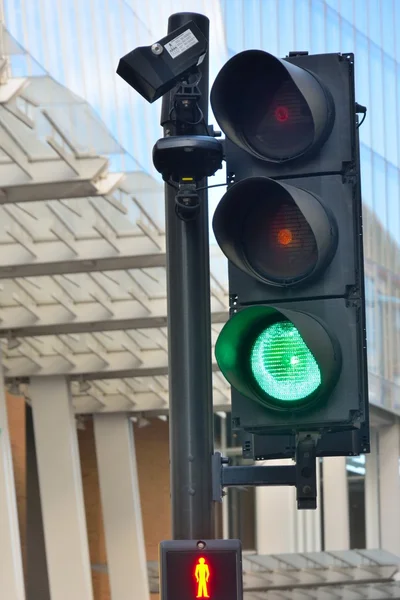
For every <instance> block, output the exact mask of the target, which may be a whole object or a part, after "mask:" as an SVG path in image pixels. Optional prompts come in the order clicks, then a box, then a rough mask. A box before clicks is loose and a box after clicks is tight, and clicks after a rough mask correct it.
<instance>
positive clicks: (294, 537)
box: [256, 460, 321, 554]
mask: <svg viewBox="0 0 400 600" xmlns="http://www.w3.org/2000/svg"><path fill="white" fill-rule="evenodd" d="M261 464H264V465H267V466H269V465H293V462H292V461H290V460H268V461H265V462H263V463H261ZM317 486H318V490H319V470H318V472H317ZM320 504H321V498H320V497H318V498H317V507H318V508H317V509H316V510H297V501H296V489H295V488H294V487H289V486H282V487H261V486H260V487H256V538H257V552H258V553H259V554H282V553H287V552H318V551H320V550H321V506H320Z"/></svg>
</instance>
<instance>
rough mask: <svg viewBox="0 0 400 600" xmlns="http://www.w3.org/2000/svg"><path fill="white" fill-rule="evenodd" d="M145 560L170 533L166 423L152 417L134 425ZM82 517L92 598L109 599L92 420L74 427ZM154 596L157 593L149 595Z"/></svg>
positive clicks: (154, 558) (153, 558) (156, 552)
mask: <svg viewBox="0 0 400 600" xmlns="http://www.w3.org/2000/svg"><path fill="white" fill-rule="evenodd" d="M134 429H135V430H134V435H135V445H136V457H137V465H138V476H139V487H140V496H141V504H142V516H143V529H144V535H145V544H146V556H147V560H158V544H159V542H160V541H161V540H163V539H169V538H170V537H171V517H170V485H169V443H168V423H165V422H163V421H160V420H159V419H152V420H151V421H150V425H149V426H147V427H143V428H138V427H136V426H135V428H134ZM78 439H79V450H80V456H81V465H82V481H83V491H84V497H85V509H86V521H87V529H88V537H89V550H90V560H91V563H92V569H93V571H92V575H93V588H94V597H95V600H110V588H109V580H108V574H107V570H106V565H107V554H106V547H105V539H104V527H103V520H102V512H101V502H100V489H99V477H98V470H97V462H96V448H95V442H94V431H93V422H92V420H91V419H88V420H87V421H86V423H85V429H84V430H79V431H78ZM152 597H153V598H154V600H156V599H157V598H158V594H154V595H153V596H152Z"/></svg>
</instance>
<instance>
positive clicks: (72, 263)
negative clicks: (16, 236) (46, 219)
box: [0, 235, 166, 279]
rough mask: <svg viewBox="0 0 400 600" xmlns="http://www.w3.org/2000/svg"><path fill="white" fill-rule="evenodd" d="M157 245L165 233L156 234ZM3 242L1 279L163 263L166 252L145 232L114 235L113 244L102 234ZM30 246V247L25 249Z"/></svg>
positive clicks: (131, 267) (111, 269)
mask: <svg viewBox="0 0 400 600" xmlns="http://www.w3.org/2000/svg"><path fill="white" fill-rule="evenodd" d="M157 238H158V239H159V242H160V247H161V248H162V247H163V245H164V236H163V235H158V236H157ZM66 241H67V242H71V243H73V246H74V251H72V250H71V249H70V245H67V244H66V243H65V242H64V241H61V240H54V241H52V242H51V243H49V242H35V243H29V242H28V244H27V245H26V246H25V247H24V246H22V245H21V244H18V243H11V244H2V245H1V254H0V279H9V278H14V277H38V276H41V275H61V274H65V273H92V272H95V271H121V270H127V269H145V268H149V267H165V264H166V260H165V253H164V252H163V251H162V250H161V251H160V249H159V248H157V247H156V244H155V243H154V241H152V240H151V239H149V238H148V237H147V236H144V235H141V236H129V237H123V238H122V237H119V238H117V237H115V238H114V239H113V240H112V241H113V245H111V244H110V243H109V241H108V240H106V239H104V238H97V239H96V238H94V239H93V238H92V239H85V240H77V239H71V240H66ZM28 248H29V249H28Z"/></svg>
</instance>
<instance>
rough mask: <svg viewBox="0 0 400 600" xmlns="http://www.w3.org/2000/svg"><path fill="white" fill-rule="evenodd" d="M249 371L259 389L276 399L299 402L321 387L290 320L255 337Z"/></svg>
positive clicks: (316, 370)
mask: <svg viewBox="0 0 400 600" xmlns="http://www.w3.org/2000/svg"><path fill="white" fill-rule="evenodd" d="M250 368H251V371H252V373H253V376H254V378H255V380H256V382H257V383H258V385H259V386H260V388H261V389H262V390H263V391H264V392H265V393H266V394H268V396H270V397H271V398H275V399H276V400H284V401H287V402H296V401H298V400H303V399H305V398H307V397H308V396H310V394H312V393H313V392H315V390H316V389H317V388H318V387H319V386H320V385H321V371H320V369H319V367H318V364H317V362H316V360H315V358H314V356H313V355H312V353H311V352H310V350H309V349H308V347H307V346H306V344H305V342H304V340H303V338H302V337H301V335H300V333H299V331H298V329H297V328H296V327H295V326H294V325H293V323H291V322H290V321H282V322H279V323H274V324H273V325H270V326H269V327H267V328H266V329H264V330H263V331H262V332H261V333H260V334H259V336H258V337H257V339H256V340H255V342H254V344H253V346H252V349H251V355H250Z"/></svg>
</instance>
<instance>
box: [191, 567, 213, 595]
mask: <svg viewBox="0 0 400 600" xmlns="http://www.w3.org/2000/svg"><path fill="white" fill-rule="evenodd" d="M194 577H195V579H196V598H210V594H209V587H210V567H209V566H208V563H207V561H206V559H205V558H203V557H200V558H199V560H198V562H197V563H196V567H195V570H194Z"/></svg>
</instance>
